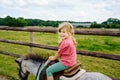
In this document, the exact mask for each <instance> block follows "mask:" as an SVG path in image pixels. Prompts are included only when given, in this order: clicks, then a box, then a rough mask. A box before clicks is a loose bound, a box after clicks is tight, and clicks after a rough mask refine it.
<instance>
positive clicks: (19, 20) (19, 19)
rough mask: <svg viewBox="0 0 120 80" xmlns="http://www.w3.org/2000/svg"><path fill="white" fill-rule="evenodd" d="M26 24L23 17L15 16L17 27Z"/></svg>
mask: <svg viewBox="0 0 120 80" xmlns="http://www.w3.org/2000/svg"><path fill="white" fill-rule="evenodd" d="M26 25H27V22H26V21H25V19H24V18H23V17H19V18H17V24H16V26H17V27H24V26H26Z"/></svg>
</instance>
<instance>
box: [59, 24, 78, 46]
mask: <svg viewBox="0 0 120 80" xmlns="http://www.w3.org/2000/svg"><path fill="white" fill-rule="evenodd" d="M61 30H63V31H67V33H68V35H69V36H70V37H71V38H72V40H73V42H74V44H75V45H76V40H75V38H74V27H73V26H72V24H70V23H69V22H63V23H61V24H59V26H58V32H61Z"/></svg>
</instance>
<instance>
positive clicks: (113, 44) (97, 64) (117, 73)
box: [0, 31, 120, 80]
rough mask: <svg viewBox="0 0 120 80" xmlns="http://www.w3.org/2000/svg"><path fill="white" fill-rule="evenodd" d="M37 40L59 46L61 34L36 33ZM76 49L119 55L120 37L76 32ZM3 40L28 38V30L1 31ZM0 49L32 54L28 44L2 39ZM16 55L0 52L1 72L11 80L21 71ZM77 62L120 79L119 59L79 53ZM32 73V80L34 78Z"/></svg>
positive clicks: (44, 50) (24, 39) (14, 79)
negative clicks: (18, 69)
mask: <svg viewBox="0 0 120 80" xmlns="http://www.w3.org/2000/svg"><path fill="white" fill-rule="evenodd" d="M33 35H34V41H33V42H34V43H39V44H45V45H51V46H57V44H58V35H57V34H52V33H39V32H37V33H34V34H33ZM75 38H76V41H77V42H78V44H77V50H86V51H95V52H103V53H107V54H115V55H120V37H113V36H95V35H94V36H93V35H75ZM0 39H6V40H17V41H22V42H28V41H29V33H28V32H20V31H18V32H16V31H0ZM0 50H3V51H8V52H11V53H15V54H20V55H25V54H27V53H29V47H27V46H21V45H15V44H8V43H2V42H0ZM33 52H34V53H39V54H42V55H43V54H45V55H46V54H49V55H54V53H55V52H56V51H52V50H46V49H39V48H33ZM14 60H15V58H13V57H10V56H6V55H2V54H0V75H3V76H7V77H8V78H9V79H10V80H17V78H18V76H17V74H18V71H17V64H16V63H15V62H14ZM77 61H78V62H80V63H82V68H84V69H86V70H87V71H95V72H101V73H104V74H106V75H108V76H110V77H116V78H120V61H116V60H109V59H103V58H97V57H90V56H84V55H77ZM34 78H35V77H34V76H33V75H30V77H29V80H34Z"/></svg>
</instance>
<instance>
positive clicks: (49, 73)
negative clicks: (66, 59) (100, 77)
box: [46, 62, 68, 80]
mask: <svg viewBox="0 0 120 80" xmlns="http://www.w3.org/2000/svg"><path fill="white" fill-rule="evenodd" d="M67 68H68V67H66V66H64V65H62V64H61V63H60V62H58V63H55V64H53V65H51V66H49V67H48V68H47V70H46V74H47V80H54V78H53V73H55V72H59V71H62V70H65V69H67Z"/></svg>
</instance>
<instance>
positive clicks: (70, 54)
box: [46, 22, 76, 80]
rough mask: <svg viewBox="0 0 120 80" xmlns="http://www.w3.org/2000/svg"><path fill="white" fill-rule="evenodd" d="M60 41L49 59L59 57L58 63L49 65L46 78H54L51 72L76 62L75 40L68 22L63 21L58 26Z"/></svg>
mask: <svg viewBox="0 0 120 80" xmlns="http://www.w3.org/2000/svg"><path fill="white" fill-rule="evenodd" d="M58 35H59V36H60V43H59V45H58V52H57V53H56V54H55V56H50V57H49V60H56V59H58V58H60V60H59V62H58V63H55V64H53V65H51V66H49V67H48V68H47V70H46V74H47V80H54V78H53V73H55V72H59V71H62V70H65V69H67V68H69V67H72V66H73V65H75V64H76V41H75V39H74V29H73V26H72V25H71V24H70V23H68V22H63V23H61V24H60V25H59V27H58Z"/></svg>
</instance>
